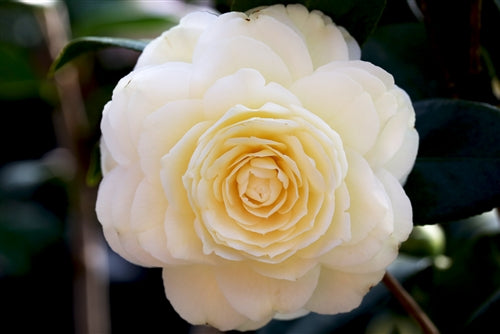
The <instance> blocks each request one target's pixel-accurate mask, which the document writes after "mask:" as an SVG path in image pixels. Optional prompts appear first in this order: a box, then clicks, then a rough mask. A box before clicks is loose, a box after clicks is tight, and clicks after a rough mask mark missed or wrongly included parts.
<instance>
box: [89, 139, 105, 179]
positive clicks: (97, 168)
mask: <svg viewBox="0 0 500 334" xmlns="http://www.w3.org/2000/svg"><path fill="white" fill-rule="evenodd" d="M90 153H91V155H90V162H89V168H88V170H87V176H86V182H87V185H88V186H89V187H95V186H97V184H98V183H99V181H101V179H102V171H101V151H100V150H99V143H96V145H95V146H94V148H93V149H92V152H90Z"/></svg>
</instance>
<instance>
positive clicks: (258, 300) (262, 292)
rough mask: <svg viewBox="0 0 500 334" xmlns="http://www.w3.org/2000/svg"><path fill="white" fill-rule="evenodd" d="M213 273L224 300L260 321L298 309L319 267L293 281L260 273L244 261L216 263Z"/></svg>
mask: <svg viewBox="0 0 500 334" xmlns="http://www.w3.org/2000/svg"><path fill="white" fill-rule="evenodd" d="M215 275H216V278H217V282H218V283H219V286H220V289H221V291H222V293H223V294H224V296H226V298H227V300H228V302H229V303H230V304H231V305H232V306H233V307H234V308H235V309H236V310H237V311H238V312H239V313H241V314H244V315H245V316H247V317H248V318H250V319H252V320H254V321H257V322H260V321H262V320H263V319H266V318H268V317H269V316H273V315H274V314H275V313H276V312H279V313H292V312H295V311H298V310H301V309H302V308H303V306H304V304H305V303H306V302H307V301H308V300H309V298H310V297H311V294H312V293H313V291H314V289H315V287H316V284H317V282H318V276H319V268H314V269H312V270H311V271H309V272H308V273H307V274H305V275H304V276H302V277H301V278H299V279H297V280H296V281H289V280H279V279H273V278H269V277H264V276H262V275H260V274H257V273H255V272H254V271H253V270H251V269H250V268H248V267H247V266H245V265H241V266H236V265H232V266H224V267H218V268H217V270H216V271H215Z"/></svg>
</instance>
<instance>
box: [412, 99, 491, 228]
mask: <svg viewBox="0 0 500 334" xmlns="http://www.w3.org/2000/svg"><path fill="white" fill-rule="evenodd" d="M415 110H416V113H417V122H416V128H417V130H418V132H419V135H420V147H419V152H418V156H417V161H416V163H415V167H414V169H413V171H412V172H411V174H410V175H409V177H408V180H407V182H406V185H405V190H406V192H407V194H408V196H409V197H410V200H411V201H412V205H413V210H414V221H415V223H416V224H431V223H438V222H447V221H451V220H456V219H463V218H466V217H470V216H472V215H476V214H480V213H482V212H485V211H489V210H491V209H493V208H495V207H497V206H500V173H499V171H500V145H499V143H500V131H499V129H500V110H499V109H497V108H495V107H493V106H490V105H487V104H481V103H476V102H468V101H461V100H444V99H435V100H426V101H422V102H418V103H415Z"/></svg>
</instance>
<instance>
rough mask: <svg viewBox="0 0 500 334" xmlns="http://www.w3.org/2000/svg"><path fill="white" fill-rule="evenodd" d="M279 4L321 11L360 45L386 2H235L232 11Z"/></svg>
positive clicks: (310, 0) (276, 0) (371, 29)
mask: <svg viewBox="0 0 500 334" xmlns="http://www.w3.org/2000/svg"><path fill="white" fill-rule="evenodd" d="M278 3H279V4H290V3H301V4H303V5H304V6H306V7H307V8H308V9H309V10H314V9H316V10H320V11H322V12H323V13H324V14H326V15H328V16H330V17H331V18H332V20H333V22H335V24H337V25H339V26H343V27H344V28H346V29H347V31H349V33H350V34H351V35H352V36H353V37H354V38H355V39H356V41H357V42H358V43H359V44H363V43H364V42H365V40H366V38H367V37H368V35H370V34H371V33H372V32H373V30H374V29H375V27H376V25H377V23H378V21H379V19H380V17H381V16H382V12H383V11H384V8H385V5H386V0H372V1H365V0H350V1H347V0H300V1H283V0H281V1H278V0H256V1H255V0H233V3H232V6H231V10H234V11H246V10H249V9H252V8H255V7H258V6H263V5H266V6H267V5H272V4H278Z"/></svg>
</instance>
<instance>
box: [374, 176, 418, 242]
mask: <svg viewBox="0 0 500 334" xmlns="http://www.w3.org/2000/svg"><path fill="white" fill-rule="evenodd" d="M377 177H378V178H379V180H380V181H381V182H382V184H383V185H384V187H385V190H386V192H387V195H389V197H390V199H391V203H392V210H393V213H394V231H393V233H392V235H391V236H392V237H393V238H394V239H395V240H397V242H399V243H401V242H403V241H405V240H406V239H407V238H408V235H409V234H410V232H411V230H412V229H413V212H412V207H411V203H410V199H409V198H408V196H407V195H406V193H405V192H404V190H403V187H402V186H401V184H400V183H399V182H398V180H397V179H396V178H395V176H394V175H392V174H391V173H390V172H387V171H385V170H379V171H378V172H377Z"/></svg>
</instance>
